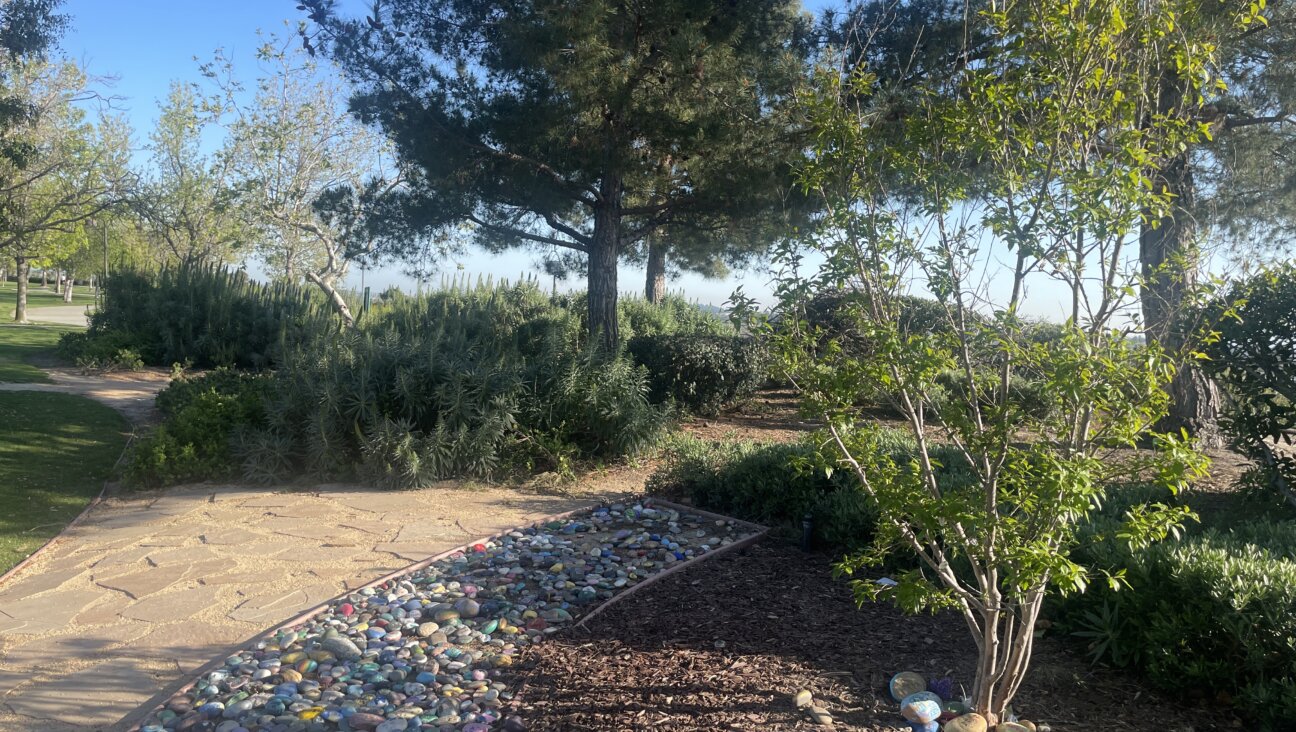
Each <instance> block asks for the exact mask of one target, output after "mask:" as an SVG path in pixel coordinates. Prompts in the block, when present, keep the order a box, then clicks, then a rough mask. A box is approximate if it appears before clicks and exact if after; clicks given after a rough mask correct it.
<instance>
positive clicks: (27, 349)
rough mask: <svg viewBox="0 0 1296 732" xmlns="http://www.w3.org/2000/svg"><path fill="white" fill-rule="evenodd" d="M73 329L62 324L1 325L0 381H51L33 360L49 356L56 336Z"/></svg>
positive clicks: (26, 382) (57, 338)
mask: <svg viewBox="0 0 1296 732" xmlns="http://www.w3.org/2000/svg"><path fill="white" fill-rule="evenodd" d="M73 330H75V328H66V327H62V326H47V325H14V324H12V323H3V324H0V383H9V384H45V383H50V378H49V377H48V376H46V375H45V372H43V371H41V369H40V368H39V367H37V366H36V365H35V364H34V363H33V361H36V360H41V359H48V358H50V357H52V355H53V353H54V347H55V346H57V345H58V340H59V336H61V335H63V334H64V333H68V332H71V331H73Z"/></svg>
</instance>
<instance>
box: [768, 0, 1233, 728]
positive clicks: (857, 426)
mask: <svg viewBox="0 0 1296 732" xmlns="http://www.w3.org/2000/svg"><path fill="white" fill-rule="evenodd" d="M1256 12H1258V11H1256ZM1195 20H1196V16H1194V15H1192V14H1191V13H1188V12H1186V11H1185V10H1184V9H1183V8H1181V7H1180V6H1178V5H1176V4H1175V3H1171V2H1166V3H1151V4H1148V3H1134V2H1123V1H1121V0H1114V1H1111V2H1096V3H1083V4H1069V5H1053V4H1037V3H1014V2H1007V3H1002V4H996V5H994V6H993V7H991V8H989V9H986V10H985V11H983V12H982V13H981V14H980V15H979V16H978V27H977V32H976V34H973V35H975V36H976V37H978V39H979V41H980V42H982V45H981V46H979V48H978V55H979V57H980V58H981V62H980V63H978V64H975V65H967V66H958V67H957V68H956V70H955V72H954V73H953V74H951V75H949V76H948V77H947V78H945V79H942V80H940V81H935V82H933V81H924V82H922V83H921V84H919V85H917V87H916V90H915V89H913V88H910V89H892V88H890V87H889V86H887V85H883V84H881V83H880V82H879V79H878V77H877V76H876V75H875V74H873V73H871V71H872V70H871V69H870V68H869V67H868V66H867V65H866V64H865V65H861V62H864V61H867V59H868V58H869V57H868V56H866V55H864V54H861V55H859V56H852V55H849V54H848V55H847V56H846V59H845V60H844V62H843V63H842V64H841V65H840V67H835V68H834V67H825V68H824V69H822V70H821V72H820V73H819V74H818V76H817V79H816V88H817V91H816V93H815V94H814V95H813V96H812V97H810V98H808V99H807V108H808V110H809V114H810V116H811V119H812V120H813V124H814V125H815V127H816V129H818V130H820V131H821V132H820V137H819V138H818V139H817V140H816V145H815V149H814V153H813V156H812V162H811V163H810V164H809V166H808V168H807V170H806V173H805V185H806V186H807V188H808V189H811V190H814V191H816V192H818V193H819V194H820V195H821V196H822V198H823V200H824V204H825V209H826V211H827V214H826V217H825V226H824V228H823V229H822V230H821V231H820V232H818V238H816V239H815V240H814V241H813V242H811V243H812V244H813V245H814V246H816V247H817V248H818V249H819V250H820V251H822V252H823V254H824V258H825V260H826V263H825V264H824V265H823V266H822V267H821V268H820V269H819V270H818V272H817V273H814V274H806V273H805V272H803V271H802V267H801V265H802V259H801V254H800V253H798V252H796V251H795V250H791V249H789V250H788V251H787V252H785V253H784V255H783V256H782V257H781V261H782V262H783V264H784V266H785V272H784V274H783V275H782V276H781V277H780V278H779V279H778V281H777V288H776V291H777V293H778V295H779V297H780V299H779V303H778V304H777V306H776V311H775V313H774V315H773V317H771V318H770V319H769V320H768V322H769V323H771V324H772V325H771V327H772V333H773V343H774V348H775V350H776V352H777V353H778V354H779V356H780V358H781V359H782V362H783V366H784V368H785V369H786V371H787V373H788V376H789V378H790V379H791V380H792V381H793V383H794V384H795V385H796V386H797V388H798V389H799V390H800V391H801V392H802V393H803V395H804V397H805V400H806V403H807V406H808V408H809V409H811V410H812V411H813V412H814V413H815V414H816V415H817V416H819V417H820V418H822V419H823V420H824V422H825V424H826V425H827V429H828V433H829V434H830V435H831V438H832V439H831V442H830V443H829V444H830V448H831V449H830V450H828V451H826V458H827V460H826V461H825V469H830V470H846V471H849V472H850V473H852V474H853V475H854V477H855V478H856V479H857V480H858V482H859V485H860V486H861V488H862V489H863V490H864V491H865V492H866V493H867V494H868V495H869V496H870V497H871V498H872V499H873V501H874V504H875V506H876V507H877V513H878V521H877V530H876V537H875V539H874V541H873V543H872V546H871V547H870V549H869V550H868V551H865V552H862V553H859V554H856V555H854V556H852V557H851V558H848V559H847V560H846V561H844V562H843V563H842V565H841V568H842V570H843V571H845V572H847V573H853V572H856V571H859V570H862V569H864V568H866V567H868V566H875V565H878V564H880V563H883V562H885V561H886V560H887V558H888V557H890V556H892V555H894V554H895V552H896V551H903V552H906V553H910V554H911V555H912V556H913V557H914V559H915V568H914V569H913V570H911V571H908V572H904V573H901V574H899V575H898V576H897V579H898V580H899V582H898V584H896V585H894V586H890V585H884V584H878V583H875V582H873V581H872V579H869V578H865V579H860V580H857V581H855V582H854V583H853V587H854V588H855V590H856V591H857V593H858V595H859V598H860V600H861V601H867V600H872V599H877V598H886V599H890V600H892V601H895V602H896V603H898V604H899V605H900V606H901V607H903V608H905V609H909V610H913V611H916V610H920V609H923V608H951V609H954V610H955V611H956V612H957V613H958V614H959V616H960V617H961V618H962V619H963V621H964V622H965V624H966V625H967V628H968V631H969V632H970V634H971V636H972V638H973V640H974V641H975V644H976V647H977V662H976V673H975V680H974V682H973V685H972V688H971V690H970V693H969V700H970V703H971V706H972V708H973V709H974V710H975V712H976V713H978V714H980V715H981V716H982V717H984V718H985V721H987V722H988V723H989V724H992V725H993V724H996V723H998V722H999V721H1001V720H1002V719H1003V717H1004V712H1005V709H1006V707H1007V706H1008V705H1009V704H1010V703H1011V702H1012V701H1013V698H1014V697H1015V696H1016V694H1017V691H1018V689H1019V688H1021V684H1022V682H1023V681H1024V679H1025V675H1026V669H1027V667H1028V665H1029V662H1030V657H1031V652H1032V649H1033V645H1034V637H1035V623H1036V620H1037V619H1038V617H1039V613H1040V610H1041V607H1042V603H1043V600H1044V598H1045V596H1046V595H1047V594H1048V593H1049V592H1050V591H1051V590H1058V591H1061V592H1063V593H1066V592H1076V591H1080V590H1083V589H1084V588H1085V587H1086V586H1087V585H1088V584H1090V583H1094V582H1104V581H1110V582H1112V583H1113V584H1118V583H1119V578H1118V577H1108V576H1106V575H1104V571H1103V570H1104V568H1103V567H1101V566H1094V565H1088V566H1086V565H1083V564H1081V563H1079V562H1078V561H1077V559H1079V557H1078V556H1077V557H1073V556H1071V550H1072V549H1073V548H1074V546H1075V543H1076V541H1077V537H1078V535H1079V532H1080V530H1081V528H1082V527H1083V526H1084V523H1085V518H1086V516H1088V515H1089V514H1090V513H1092V512H1093V511H1094V510H1095V508H1096V507H1097V506H1098V505H1101V503H1102V500H1103V497H1104V495H1105V493H1106V490H1107V486H1108V485H1111V484H1112V483H1115V482H1119V481H1120V480H1121V478H1122V476H1132V475H1134V474H1144V475H1149V476H1153V478H1152V482H1153V483H1154V484H1155V485H1157V486H1158V487H1159V488H1160V489H1161V491H1162V492H1163V495H1165V496H1167V497H1168V496H1169V495H1170V494H1171V493H1172V492H1173V491H1176V490H1179V489H1181V488H1182V487H1183V486H1184V485H1186V483H1187V482H1188V481H1189V480H1191V479H1192V478H1193V477H1194V476H1196V475H1199V474H1200V472H1201V471H1202V470H1203V469H1204V466H1205V463H1204V460H1203V459H1202V458H1201V456H1199V455H1198V454H1197V453H1195V452H1194V451H1193V450H1192V449H1191V446H1190V445H1188V444H1187V443H1186V442H1185V441H1184V440H1183V438H1182V437H1181V436H1178V435H1174V434H1167V435H1159V434H1154V433H1152V432H1151V431H1150V428H1151V427H1152V425H1154V424H1156V423H1157V422H1158V421H1159V420H1160V419H1161V418H1162V417H1163V416H1164V415H1165V413H1166V410H1167V402H1168V399H1167V396H1166V393H1165V391H1164V390H1163V389H1164V387H1165V386H1167V385H1168V384H1169V383H1170V381H1171V379H1172V378H1173V376H1174V374H1175V370H1176V364H1175V362H1174V361H1172V360H1171V359H1170V358H1169V357H1167V354H1164V353H1162V352H1161V351H1160V350H1159V349H1157V348H1155V347H1142V346H1139V345H1137V344H1135V343H1133V342H1131V340H1130V337H1129V336H1130V333H1131V328H1130V326H1122V324H1121V321H1120V320H1119V319H1118V314H1120V313H1123V312H1126V310H1127V308H1128V307H1129V306H1130V304H1131V298H1132V297H1133V296H1134V294H1135V293H1136V292H1137V289H1136V288H1137V285H1138V284H1139V282H1140V280H1139V271H1138V268H1137V262H1133V261H1131V259H1130V258H1129V257H1128V256H1125V255H1124V254H1123V253H1122V252H1123V245H1124V243H1125V241H1126V239H1127V237H1128V236H1129V235H1130V234H1131V232H1134V231H1137V230H1138V227H1139V225H1140V223H1141V222H1142V221H1145V220H1156V219H1158V218H1160V217H1161V216H1162V215H1163V214H1164V212H1166V211H1167V210H1169V206H1170V205H1171V198H1172V196H1171V195H1170V193H1169V191H1168V189H1167V188H1166V187H1164V186H1155V185H1149V184H1148V179H1147V178H1146V177H1145V173H1146V171H1147V168H1148V167H1149V166H1153V165H1156V164H1157V162H1159V161H1162V160H1164V159H1166V157H1165V156H1166V155H1167V154H1169V153H1170V152H1171V151H1176V150H1179V149H1180V148H1181V146H1182V145H1185V144H1188V143H1190V142H1193V141H1195V140H1196V139H1197V136H1199V135H1201V134H1203V131H1202V130H1201V128H1200V127H1199V126H1198V125H1196V124H1195V123H1193V122H1192V121H1191V118H1192V116H1193V109H1192V105H1193V104H1196V103H1197V102H1196V100H1197V99H1198V98H1199V97H1198V96H1196V95H1195V94H1194V93H1193V92H1194V91H1195V90H1196V89H1197V88H1198V87H1197V86H1196V85H1197V84H1200V83H1204V81H1205V80H1206V79H1207V78H1208V76H1209V74H1208V69H1209V68H1210V64H1211V63H1212V59H1211V57H1210V55H1209V46H1207V45H1202V44H1198V43H1197V42H1196V40H1197V39H1196V38H1195V37H1194V36H1193V33H1194V32H1196V31H1195V30H1194V29H1195V26H1194V25H1193V23H1194V21H1195ZM1239 22H1254V14H1253V15H1252V16H1251V17H1247V18H1242V19H1240V21H1239ZM1167 27H1169V28H1176V29H1180V30H1181V31H1182V32H1180V33H1176V34H1169V33H1167V32H1165V31H1164V29H1165V28H1167ZM861 35H862V36H866V35H867V34H861ZM967 37H968V36H966V35H965V38H967ZM1151 39H1155V42H1154V41H1153V40H1151ZM1167 64H1173V66H1174V67H1175V68H1177V69H1179V72H1178V73H1177V74H1176V75H1175V83H1176V84H1180V85H1183V87H1184V88H1186V89H1187V90H1188V93H1187V94H1186V95H1184V96H1179V97H1177V98H1179V99H1180V100H1181V102H1182V104H1180V105H1177V106H1176V105H1170V106H1164V105H1161V104H1160V103H1159V102H1158V100H1157V98H1156V97H1155V96H1154V95H1151V94H1149V91H1148V90H1149V89H1156V88H1158V87H1157V80H1158V79H1159V76H1158V74H1159V73H1160V70H1161V69H1163V68H1165V66H1166V65H1167ZM1189 100H1191V101H1189ZM898 140H903V141H904V144H903V145H896V144H894V143H895V142H896V141H898ZM984 237H994V238H995V239H997V240H999V241H1002V242H1003V243H1004V244H1005V245H1006V246H1007V247H1008V248H1009V250H1010V251H1011V253H1012V256H1011V257H1010V258H1009V260H1008V261H1007V262H1006V263H1005V265H1004V267H1003V268H1002V270H1001V271H999V272H998V273H997V274H999V276H1000V277H1002V282H1003V287H1002V288H1001V289H997V290H994V291H992V292H987V291H986V289H985V288H983V287H982V286H981V282H980V280H979V279H978V278H979V277H980V276H981V275H980V274H979V273H981V272H982V271H983V270H984V268H985V267H986V266H987V265H986V264H985V262H984V261H983V260H982V259H980V255H979V252H980V244H981V241H982V239H983V238H984ZM916 280H921V281H922V282H923V284H924V285H925V287H926V288H928V289H929V290H930V291H931V292H932V293H933V294H934V295H935V299H936V301H937V302H938V303H939V304H940V311H941V313H942V318H943V321H944V323H945V327H944V328H942V329H940V330H932V329H914V328H909V327H906V325H905V323H906V321H905V320H904V319H903V318H901V317H900V314H901V312H902V307H903V306H904V305H905V304H906V303H907V302H908V300H907V298H908V296H910V295H912V294H913V289H914V287H915V285H914V283H915V281H916ZM1042 280H1050V281H1051V282H1052V283H1053V285H1054V286H1055V287H1060V288H1062V289H1064V291H1066V292H1069V293H1070V294H1071V298H1070V309H1069V312H1068V320H1067V323H1066V324H1065V326H1064V327H1063V328H1062V330H1061V332H1060V333H1059V334H1058V337H1057V338H1054V339H1048V340H1045V341H1044V342H1036V341H1033V340H1032V339H1029V338H1026V337H1024V336H1025V333H1026V331H1027V327H1028V323H1027V321H1026V319H1025V318H1024V317H1023V315H1022V313H1023V311H1024V310H1025V309H1027V308H1028V307H1029V304H1030V302H1031V300H1030V298H1031V297H1032V294H1031V293H1032V292H1033V291H1034V290H1033V287H1032V286H1030V285H1028V283H1032V284H1033V283H1037V282H1039V281H1042ZM840 289H848V290H853V291H856V292H858V293H860V295H861V297H859V298H858V299H857V300H856V304H855V305H854V306H852V307H850V308H849V310H848V313H847V315H848V317H849V319H850V323H851V330H852V332H855V333H858V334H860V335H861V336H862V338H863V339H864V341H865V342H867V343H868V344H869V350H870V351H871V353H872V355H871V356H869V357H866V358H861V357H859V356H858V355H857V353H853V352H852V349H849V348H845V347H844V346H843V344H842V343H841V342H840V341H838V340H835V339H833V338H827V339H825V338H823V337H822V334H821V333H820V332H819V331H817V330H814V329H811V328H810V327H809V326H808V324H807V320H806V315H805V313H806V307H805V303H806V302H807V301H809V300H810V298H811V297H813V296H814V295H815V294H816V293H818V292H823V291H826V290H827V291H831V290H840ZM987 352H988V353H991V354H993V359H992V360H989V361H985V360H981V359H979V358H978V355H979V354H982V353H987ZM950 371H954V372H955V373H957V374H958V377H957V379H956V380H955V381H954V382H953V383H946V384H943V385H942V384H941V383H940V377H941V375H942V374H946V373H948V372H950ZM1016 373H1029V374H1032V375H1034V376H1035V377H1036V378H1038V379H1039V380H1040V381H1042V383H1043V386H1044V388H1043V389H1040V390H1031V392H1030V397H1031V399H1037V398H1041V397H1042V399H1043V402H1042V403H1027V400H1026V398H1025V396H1026V392H1024V391H1023V390H1021V389H1016V388H1014V385H1013V376H1014V374H1016ZM938 386H943V387H944V388H943V389H941V391H942V392H943V393H942V394H940V395H939V398H938V392H937V387H938ZM951 386H953V387H956V388H950V387H951ZM879 392H882V393H886V394H890V395H894V401H895V403H896V405H897V407H898V410H899V412H900V414H901V415H903V419H904V421H905V423H906V425H907V429H908V431H909V432H910V435H911V437H912V439H913V440H914V444H915V447H914V450H913V452H912V455H911V456H910V457H906V458H904V459H900V460H898V459H896V457H895V456H894V455H893V454H892V453H891V452H890V451H888V450H886V449H880V448H881V447H882V445H881V442H882V441H883V440H885V439H886V438H885V436H884V433H883V432H882V431H880V428H879V427H878V426H875V425H872V424H869V423H868V422H867V421H865V420H862V419H861V418H860V417H861V415H860V410H859V407H858V406H857V405H858V404H859V402H860V398H861V395H869V394H876V393H879ZM1144 443H1146V444H1148V445H1151V446H1153V448H1152V449H1145V450H1143V451H1141V452H1139V453H1137V454H1135V456H1133V457H1131V459H1127V460H1112V459H1111V457H1110V452H1111V451H1112V450H1113V448H1116V447H1119V446H1126V447H1133V446H1135V445H1140V444H1144ZM944 449H953V450H954V451H955V453H956V454H958V455H960V456H961V457H962V460H963V462H964V463H965V464H966V465H967V466H968V467H969V469H970V470H971V473H972V476H971V480H970V481H967V482H965V483H957V482H955V483H952V482H951V481H948V480H942V476H941V475H940V471H939V466H940V464H941V459H940V456H939V451H940V450H944ZM1186 514H1187V512H1186V511H1185V510H1184V509H1182V508H1181V507H1176V506H1172V505H1169V504H1168V503H1155V504H1148V505H1145V506H1143V507H1141V508H1139V509H1138V510H1132V511H1130V512H1128V513H1127V514H1126V515H1125V516H1124V517H1123V521H1122V522H1121V524H1120V528H1119V532H1118V533H1119V538H1120V539H1121V540H1123V541H1125V542H1127V543H1130V544H1132V545H1135V546H1140V545H1143V544H1146V543H1148V542H1151V541H1154V540H1156V539H1160V538H1163V537H1165V536H1166V535H1168V534H1170V533H1171V532H1173V531H1175V530H1176V527H1177V526H1178V525H1179V524H1180V523H1181V522H1182V521H1183V520H1184V518H1185V516H1186Z"/></svg>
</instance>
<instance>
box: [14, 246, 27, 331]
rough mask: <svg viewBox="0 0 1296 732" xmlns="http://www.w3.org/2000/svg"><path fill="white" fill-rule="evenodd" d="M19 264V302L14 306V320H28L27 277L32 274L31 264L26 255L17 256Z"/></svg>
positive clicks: (21, 321)
mask: <svg viewBox="0 0 1296 732" xmlns="http://www.w3.org/2000/svg"><path fill="white" fill-rule="evenodd" d="M15 261H16V262H17V264H18V302H17V304H16V305H15V307H14V322H15V323H26V322H27V277H28V275H30V274H31V265H29V264H28V263H27V258H26V257H16V258H15Z"/></svg>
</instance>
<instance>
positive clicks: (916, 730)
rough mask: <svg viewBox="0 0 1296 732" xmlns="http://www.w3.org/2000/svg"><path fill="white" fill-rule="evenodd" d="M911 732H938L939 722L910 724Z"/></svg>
mask: <svg viewBox="0 0 1296 732" xmlns="http://www.w3.org/2000/svg"><path fill="white" fill-rule="evenodd" d="M909 729H910V730H912V732H940V723H939V722H910V723H909Z"/></svg>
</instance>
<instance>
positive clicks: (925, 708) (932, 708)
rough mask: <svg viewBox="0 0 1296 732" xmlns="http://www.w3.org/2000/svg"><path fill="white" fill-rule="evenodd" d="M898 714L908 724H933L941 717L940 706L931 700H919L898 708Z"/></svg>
mask: <svg viewBox="0 0 1296 732" xmlns="http://www.w3.org/2000/svg"><path fill="white" fill-rule="evenodd" d="M900 714H901V716H903V717H904V718H905V719H907V720H909V721H910V722H922V723H923V724H926V723H928V722H935V721H936V720H937V719H938V718H939V717H940V715H941V708H940V704H938V703H936V702H934V701H932V700H931V699H919V700H917V701H914V702H910V703H908V704H905V705H904V706H902V707H900Z"/></svg>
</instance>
